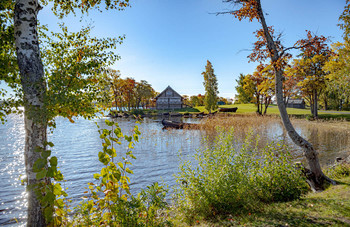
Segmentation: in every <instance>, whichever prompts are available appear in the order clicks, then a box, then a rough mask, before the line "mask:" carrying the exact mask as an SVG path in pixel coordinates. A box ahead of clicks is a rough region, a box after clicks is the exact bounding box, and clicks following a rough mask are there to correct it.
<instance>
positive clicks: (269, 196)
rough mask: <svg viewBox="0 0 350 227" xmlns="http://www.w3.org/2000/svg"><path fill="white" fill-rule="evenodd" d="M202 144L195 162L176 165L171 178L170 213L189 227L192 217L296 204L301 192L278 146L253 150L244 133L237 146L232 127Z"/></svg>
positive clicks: (303, 184)
mask: <svg viewBox="0 0 350 227" xmlns="http://www.w3.org/2000/svg"><path fill="white" fill-rule="evenodd" d="M205 144H206V146H205V147H204V148H203V149H201V150H198V151H197V153H196V154H195V157H194V158H195V161H188V160H187V161H186V160H185V161H183V162H182V164H181V165H180V173H179V174H178V175H177V176H176V179H177V187H176V189H175V201H176V209H177V211H178V212H179V213H181V214H183V215H184V216H185V221H186V222H188V223H189V224H191V223H192V222H193V221H194V218H196V217H198V216H199V217H202V218H212V217H214V216H215V215H217V214H225V213H231V214H232V213H241V212H248V211H254V210H256V209H259V207H261V204H264V203H270V202H276V201H288V200H293V199H297V198H299V197H300V195H301V194H302V193H303V192H305V191H306V189H307V184H306V182H305V179H304V178H303V177H302V174H301V173H300V171H299V170H298V169H296V168H294V167H293V163H292V161H291V158H290V154H289V152H288V150H287V149H286V147H285V146H283V145H280V144H278V143H270V144H268V145H267V146H265V147H264V148H263V149H258V146H257V144H258V139H254V138H252V136H251V134H250V135H248V136H247V137H246V139H245V141H244V143H241V145H240V146H237V143H235V139H234V130H233V129H232V128H231V129H230V130H221V131H220V132H219V134H218V136H217V137H216V139H215V140H214V143H205Z"/></svg>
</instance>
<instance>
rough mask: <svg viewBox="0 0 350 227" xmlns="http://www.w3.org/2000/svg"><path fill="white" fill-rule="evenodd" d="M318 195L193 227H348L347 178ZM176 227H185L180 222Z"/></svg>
mask: <svg viewBox="0 0 350 227" xmlns="http://www.w3.org/2000/svg"><path fill="white" fill-rule="evenodd" d="M338 183H339V184H338V185H336V186H331V187H329V188H328V189H327V190H325V191H323V192H320V193H309V194H307V195H305V196H303V197H302V198H301V199H299V200H295V201H291V202H282V203H273V204H269V205H266V206H264V207H262V208H260V210H259V211H257V212H254V213H253V212H251V213H249V212H244V213H241V214H236V215H234V216H232V215H226V216H218V217H216V219H214V220H211V221H208V220H196V221H195V223H194V225H193V226H350V199H349V198H350V177H349V176H348V177H345V178H342V179H339V180H338ZM174 224H175V225H176V226H186V225H185V224H183V223H182V222H181V221H179V222H176V221H175V223H174Z"/></svg>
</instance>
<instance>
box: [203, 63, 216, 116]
mask: <svg viewBox="0 0 350 227" xmlns="http://www.w3.org/2000/svg"><path fill="white" fill-rule="evenodd" d="M202 75H203V77H204V82H203V85H204V88H205V99H204V105H205V109H206V110H208V111H209V113H211V111H212V110H216V109H217V108H218V103H217V102H218V94H219V91H218V81H217V79H216V76H215V74H214V69H213V66H212V64H211V62H210V61H208V60H207V66H205V72H202Z"/></svg>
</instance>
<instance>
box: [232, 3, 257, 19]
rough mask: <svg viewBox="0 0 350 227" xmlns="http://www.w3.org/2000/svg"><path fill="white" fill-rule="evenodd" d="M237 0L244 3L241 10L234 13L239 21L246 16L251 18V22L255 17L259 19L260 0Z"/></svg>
mask: <svg viewBox="0 0 350 227" xmlns="http://www.w3.org/2000/svg"><path fill="white" fill-rule="evenodd" d="M235 2H236V3H239V4H242V7H241V8H240V9H239V10H236V11H234V12H233V13H232V14H233V15H234V16H235V17H236V18H237V19H238V20H239V21H241V20H242V19H246V18H249V21H250V22H252V21H253V19H257V20H258V21H259V17H258V2H257V1H256V0H248V1H244V0H239V1H235Z"/></svg>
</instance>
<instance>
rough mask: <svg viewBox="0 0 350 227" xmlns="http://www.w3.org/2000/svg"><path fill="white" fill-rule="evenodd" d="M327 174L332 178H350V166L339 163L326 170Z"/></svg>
mask: <svg viewBox="0 0 350 227" xmlns="http://www.w3.org/2000/svg"><path fill="white" fill-rule="evenodd" d="M325 172H326V174H327V175H328V176H329V177H331V178H338V179H339V178H342V177H347V176H350V164H349V163H338V164H335V165H334V166H332V167H329V168H328V169H326V171H325Z"/></svg>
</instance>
